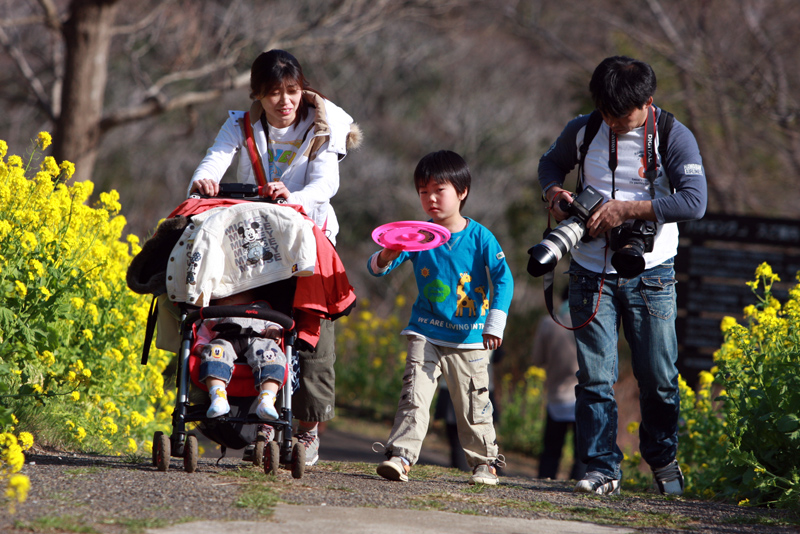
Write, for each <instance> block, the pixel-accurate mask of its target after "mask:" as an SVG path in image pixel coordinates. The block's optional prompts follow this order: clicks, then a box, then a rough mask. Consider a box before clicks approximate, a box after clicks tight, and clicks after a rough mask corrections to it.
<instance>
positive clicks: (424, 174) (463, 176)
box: [414, 150, 472, 208]
mask: <svg viewBox="0 0 800 534" xmlns="http://www.w3.org/2000/svg"><path fill="white" fill-rule="evenodd" d="M430 181H433V182H434V183H437V184H453V188H454V189H455V190H456V193H458V194H459V195H461V194H463V193H464V191H466V192H467V195H466V196H465V197H464V198H463V199H462V200H461V207H462V208H463V207H464V203H466V201H467V197H468V196H469V190H470V185H471V184H472V175H471V174H470V172H469V166H468V165H467V162H466V161H464V158H462V157H461V156H459V155H458V154H456V153H455V152H452V151H450V150H440V151H438V152H431V153H430V154H428V155H427V156H425V157H423V158H422V159H421V160H419V163H417V168H416V169H414V185H415V186H416V188H417V191H419V189H420V188H421V187H425V186H426V185H427V184H428V182H430Z"/></svg>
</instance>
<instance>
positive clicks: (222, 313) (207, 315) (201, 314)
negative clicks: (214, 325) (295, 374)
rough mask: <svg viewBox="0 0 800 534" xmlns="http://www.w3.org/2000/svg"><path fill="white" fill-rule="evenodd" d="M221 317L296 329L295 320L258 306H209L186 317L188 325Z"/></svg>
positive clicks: (285, 328)
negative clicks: (270, 323) (271, 323)
mask: <svg viewBox="0 0 800 534" xmlns="http://www.w3.org/2000/svg"><path fill="white" fill-rule="evenodd" d="M221 317H242V318H250V319H263V320H265V321H272V322H273V323H278V324H279V325H281V326H282V327H283V329H284V330H287V331H288V330H291V329H292V328H294V320H293V319H292V318H291V317H289V316H288V315H286V314H285V313H281V312H279V311H275V310H273V309H270V308H261V307H257V306H246V305H245V306H207V307H205V308H200V309H199V310H195V311H192V312H189V313H188V314H187V315H186V322H187V324H191V323H194V322H195V321H197V320H199V319H217V318H221Z"/></svg>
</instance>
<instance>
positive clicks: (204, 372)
mask: <svg viewBox="0 0 800 534" xmlns="http://www.w3.org/2000/svg"><path fill="white" fill-rule="evenodd" d="M211 304H212V305H213V306H236V305H251V306H253V307H269V304H268V303H267V302H264V301H258V300H257V298H256V295H255V294H254V293H253V292H252V291H245V292H242V293H237V294H234V295H231V296H228V297H224V298H220V299H215V300H212V301H211ZM282 334H283V328H282V327H281V326H280V325H279V324H278V323H274V322H272V321H267V320H264V319H253V318H249V317H248V318H238V317H224V318H220V319H206V320H204V321H203V322H202V323H201V325H200V328H198V330H197V336H196V345H197V346H198V347H200V351H199V354H200V361H201V363H200V381H201V382H203V383H205V385H206V387H207V388H208V392H209V394H210V396H211V405H210V406H209V408H208V411H207V412H206V416H207V417H209V418H215V417H220V416H222V415H225V414H227V413H228V412H230V404H229V403H228V396H227V392H226V387H227V385H228V383H229V382H230V380H231V377H232V375H233V365H234V362H235V361H236V359H237V357H239V356H242V357H244V358H245V359H246V360H247V363H248V364H249V365H250V367H251V369H252V370H253V379H254V380H255V388H256V389H257V390H258V391H259V403H258V406H257V407H256V415H257V416H258V417H259V418H260V419H263V420H266V421H274V420H276V419H278V412H277V410H276V409H275V399H276V397H275V396H276V394H277V393H278V390H279V389H280V388H281V387H282V386H283V384H284V382H285V381H286V375H287V359H286V355H285V354H284V353H283V351H282V350H281V348H280V345H279V342H280V339H281V336H282Z"/></svg>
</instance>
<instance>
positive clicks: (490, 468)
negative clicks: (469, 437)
mask: <svg viewBox="0 0 800 534" xmlns="http://www.w3.org/2000/svg"><path fill="white" fill-rule="evenodd" d="M505 466H506V459H505V457H504V456H503V455H502V454H498V455H497V458H495V460H494V461H493V462H492V463H490V464H481V465H476V466H475V468H474V469H473V470H472V476H471V477H469V483H470V484H488V485H490V486H496V485H497V484H499V483H500V477H499V476H497V470H498V468H503V467H505Z"/></svg>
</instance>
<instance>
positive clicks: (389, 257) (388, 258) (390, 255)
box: [378, 248, 400, 269]
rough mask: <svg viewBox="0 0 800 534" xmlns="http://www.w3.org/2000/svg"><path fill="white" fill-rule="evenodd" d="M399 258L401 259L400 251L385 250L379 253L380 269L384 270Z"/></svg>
mask: <svg viewBox="0 0 800 534" xmlns="http://www.w3.org/2000/svg"><path fill="white" fill-rule="evenodd" d="M399 257H400V251H399V250H393V249H390V248H385V249H383V250H381V251H380V252H379V253H378V267H379V268H381V269H383V268H384V267H386V266H387V265H389V264H390V263H392V262H393V261H394V260H396V259H397V258H399Z"/></svg>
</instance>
